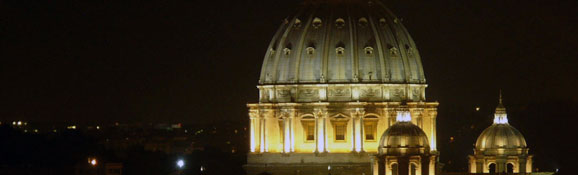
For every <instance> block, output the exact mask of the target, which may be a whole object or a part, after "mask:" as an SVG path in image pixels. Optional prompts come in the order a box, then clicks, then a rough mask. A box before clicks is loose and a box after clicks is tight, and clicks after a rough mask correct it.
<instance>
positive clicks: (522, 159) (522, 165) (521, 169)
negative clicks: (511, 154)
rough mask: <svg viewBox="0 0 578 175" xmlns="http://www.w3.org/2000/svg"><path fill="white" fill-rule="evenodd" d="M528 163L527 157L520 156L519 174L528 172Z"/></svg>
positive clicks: (523, 174) (522, 174)
mask: <svg viewBox="0 0 578 175" xmlns="http://www.w3.org/2000/svg"><path fill="white" fill-rule="evenodd" d="M526 163H527V161H526V158H525V157H520V158H518V174H520V175H525V174H526ZM514 173H515V172H514Z"/></svg>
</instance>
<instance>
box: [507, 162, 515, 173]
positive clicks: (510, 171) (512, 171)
mask: <svg viewBox="0 0 578 175" xmlns="http://www.w3.org/2000/svg"><path fill="white" fill-rule="evenodd" d="M506 172H507V173H508V174H513V173H514V164H512V163H508V164H506Z"/></svg>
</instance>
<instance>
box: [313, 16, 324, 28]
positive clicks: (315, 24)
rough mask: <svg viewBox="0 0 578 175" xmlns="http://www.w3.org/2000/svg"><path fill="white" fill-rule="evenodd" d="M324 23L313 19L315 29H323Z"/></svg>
mask: <svg viewBox="0 0 578 175" xmlns="http://www.w3.org/2000/svg"><path fill="white" fill-rule="evenodd" d="M321 25H322V22H321V19H320V18H317V17H315V19H313V28H319V27H321Z"/></svg>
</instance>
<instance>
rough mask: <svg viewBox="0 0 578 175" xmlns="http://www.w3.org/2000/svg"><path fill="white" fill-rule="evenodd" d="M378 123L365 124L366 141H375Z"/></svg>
mask: <svg viewBox="0 0 578 175" xmlns="http://www.w3.org/2000/svg"><path fill="white" fill-rule="evenodd" d="M376 125H377V123H376V122H370V121H367V122H365V126H364V130H363V132H365V140H375V133H376V129H377V126H376Z"/></svg>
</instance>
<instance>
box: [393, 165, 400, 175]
mask: <svg viewBox="0 0 578 175" xmlns="http://www.w3.org/2000/svg"><path fill="white" fill-rule="evenodd" d="M391 174H392V175H399V171H398V166H397V163H394V164H391Z"/></svg>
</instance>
